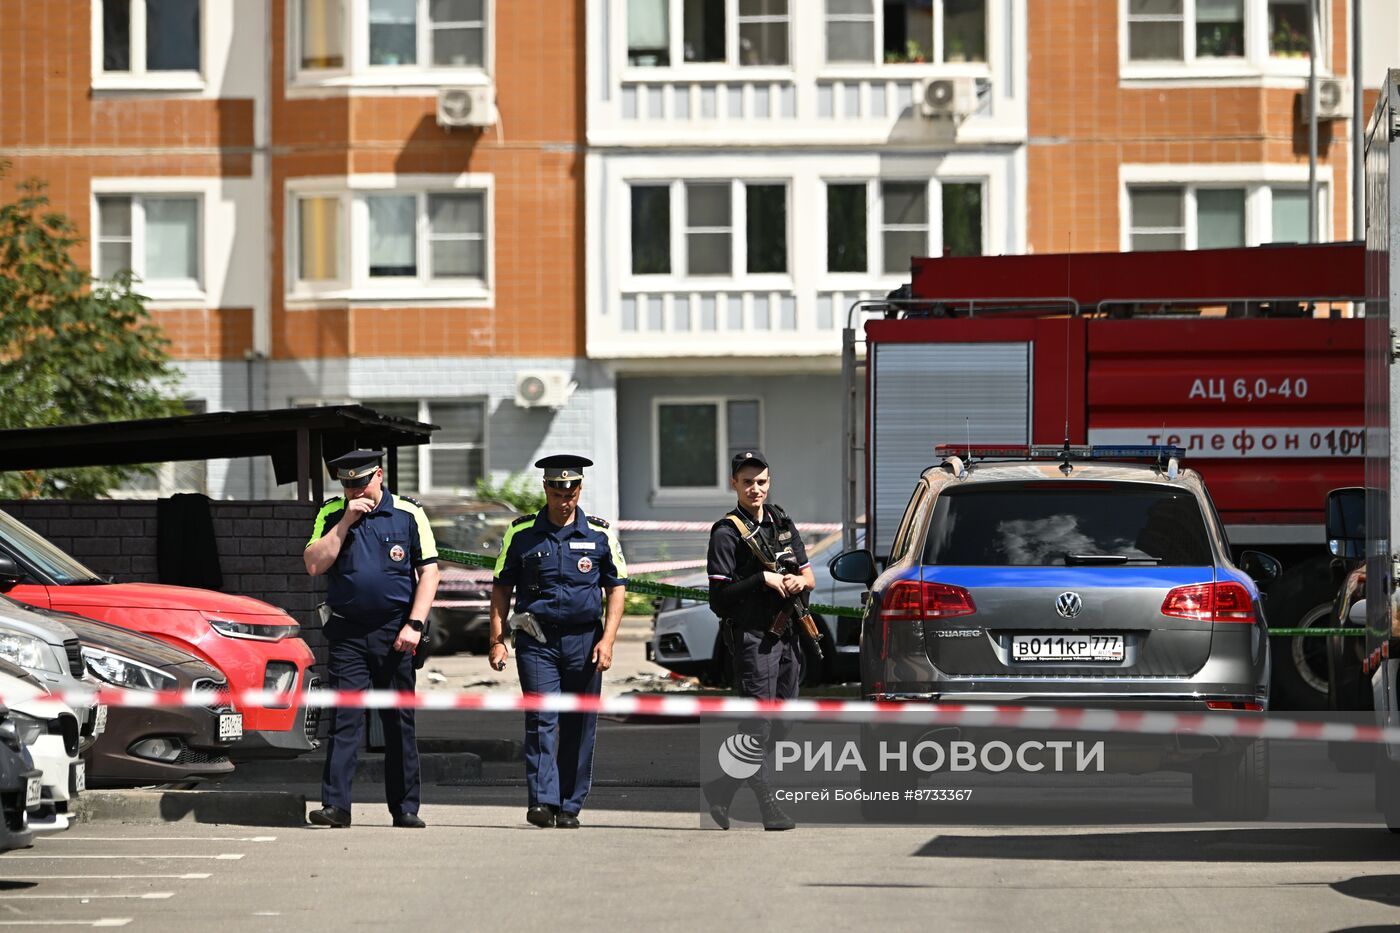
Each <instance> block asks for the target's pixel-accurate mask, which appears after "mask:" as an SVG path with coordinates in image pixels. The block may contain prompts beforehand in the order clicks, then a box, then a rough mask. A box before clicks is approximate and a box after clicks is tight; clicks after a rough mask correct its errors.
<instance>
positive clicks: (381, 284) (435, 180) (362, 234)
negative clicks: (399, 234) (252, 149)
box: [283, 173, 496, 310]
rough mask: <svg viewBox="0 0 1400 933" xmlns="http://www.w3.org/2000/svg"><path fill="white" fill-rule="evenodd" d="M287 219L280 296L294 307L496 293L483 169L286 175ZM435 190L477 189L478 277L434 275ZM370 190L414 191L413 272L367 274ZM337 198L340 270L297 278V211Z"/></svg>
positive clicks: (468, 299) (456, 301) (480, 301)
mask: <svg viewBox="0 0 1400 933" xmlns="http://www.w3.org/2000/svg"><path fill="white" fill-rule="evenodd" d="M284 191H285V201H284V215H283V216H284V218H285V221H284V223H285V228H284V229H285V230H286V231H287V233H288V236H287V247H286V248H285V249H284V250H283V260H284V262H283V275H284V282H285V285H284V289H283V292H284V302H285V304H286V307H288V308H289V309H292V310H295V309H298V308H304V307H317V306H320V305H322V304H323V303H326V302H330V303H333V304H336V305H344V304H346V303H356V302H363V303H375V304H385V303H388V304H391V305H392V304H395V303H401V304H415V305H418V306H432V305H434V304H442V305H452V306H462V305H467V306H472V307H484V306H488V305H489V304H490V303H491V302H492V301H493V299H494V294H495V287H496V285H495V250H496V237H495V216H496V208H495V184H494V176H492V175H489V174H484V173H466V174H462V175H348V176H339V177H329V178H297V179H289V180H288V181H287V183H286V186H285V189H284ZM435 194H477V195H479V196H480V197H481V198H482V214H483V217H482V233H481V243H482V276H481V278H479V279H478V278H474V277H469V276H453V277H449V278H434V277H433V276H432V270H431V264H432V256H431V248H430V245H431V242H432V239H431V233H430V229H429V223H430V218H429V216H428V213H427V205H428V198H429V197H430V196H431V195H435ZM375 195H412V196H414V199H415V200H414V205H415V207H414V209H415V214H414V216H415V224H414V237H415V239H414V243H415V248H416V250H417V257H418V271H417V274H416V275H414V276H374V277H371V276H370V274H369V206H368V203H367V201H366V199H367V198H369V197H372V196H375ZM321 197H324V198H335V199H338V200H339V201H340V224H339V227H338V229H337V243H336V248H337V250H338V251H339V253H338V256H337V261H338V267H339V268H338V271H339V277H338V278H336V279H335V280H305V279H302V278H300V273H301V270H300V258H301V236H302V231H301V218H300V210H299V207H300V203H301V200H302V199H303V198H321Z"/></svg>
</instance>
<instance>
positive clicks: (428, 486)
mask: <svg viewBox="0 0 1400 933" xmlns="http://www.w3.org/2000/svg"><path fill="white" fill-rule="evenodd" d="M410 403H413V404H416V405H417V406H418V414H417V415H416V416H415V417H416V419H417V420H418V421H422V422H424V423H425V424H432V423H433V419H432V410H433V406H434V405H479V406H480V407H481V443H479V444H461V443H452V444H448V443H438V442H437V441H436V440H429V442H428V443H426V444H418V445H415V446H413V447H400V448H399V454H398V455H399V457H400V458H402V457H404V456H405V455H407V454H408V453H410V452H412V453H413V455H414V456H416V457H417V461H418V477H419V482H418V487H417V488H416V489H414V490H412V491H411V492H408V493H400V491H399V490H397V489H395V490H393V492H394V494H395V495H429V496H431V495H465V494H471V493H474V492H475V484H472V485H471V486H437V485H434V483H433V456H432V454H433V451H434V450H438V451H444V450H480V451H481V477H482V478H484V479H488V480H489V479H490V478H491V468H490V464H489V461H488V457H489V456H490V452H491V399H490V398H489V397H487V396H485V395H464V396H423V397H416V396H415V397H408V398H392V397H387V396H378V397H368V396H367V397H365V398H363V399H360V400H358V401H356V402H354V404H357V405H365V406H367V407H369V408H374V407H375V406H376V405H386V404H392V405H407V404H410ZM435 445H436V446H435ZM425 477H426V481H425V479H424V478H425ZM387 479H388V464H387V463H386V464H385V480H386V482H387Z"/></svg>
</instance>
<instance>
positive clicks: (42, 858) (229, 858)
mask: <svg viewBox="0 0 1400 933" xmlns="http://www.w3.org/2000/svg"><path fill="white" fill-rule="evenodd" d="M242 857H243V853H242V852H221V853H219V854H218V855H14V854H12V853H8V852H7V853H5V861H7V862H14V861H19V860H24V861H39V862H47V861H53V860H57V859H82V858H101V859H138V860H139V859H216V860H218V861H223V862H233V861H237V860H238V859H241V858H242Z"/></svg>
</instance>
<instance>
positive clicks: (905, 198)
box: [880, 181, 929, 275]
mask: <svg viewBox="0 0 1400 933" xmlns="http://www.w3.org/2000/svg"><path fill="white" fill-rule="evenodd" d="M928 229H929V227H928V185H927V184H925V183H924V182H921V181H918V182H907V181H886V182H881V183H880V232H881V242H882V245H883V253H884V271H885V272H886V273H889V274H891V275H904V274H906V273H908V272H909V270H910V269H911V268H912V267H913V263H912V262H911V260H912V259H913V257H915V256H927V255H928Z"/></svg>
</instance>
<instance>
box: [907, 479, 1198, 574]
mask: <svg viewBox="0 0 1400 933" xmlns="http://www.w3.org/2000/svg"><path fill="white" fill-rule="evenodd" d="M924 563H926V564H944V565H960V566H973V567H1063V566H1067V565H1068V566H1075V565H1081V564H1082V565H1093V566H1114V565H1117V564H1131V565H1136V566H1143V565H1154V566H1164V567H1203V566H1210V565H1211V564H1212V563H1213V561H1212V558H1211V552H1210V543H1209V540H1208V538H1207V537H1206V527H1205V521H1204V519H1203V518H1202V516H1201V507H1200V506H1199V505H1198V504H1197V502H1196V498H1195V496H1193V495H1192V494H1191V493H1189V492H1184V491H1182V490H1179V489H1161V488H1153V487H1145V486H1140V485H1132V484H1114V483H1089V482H1085V483H1082V484H1075V485H1074V486H1070V484H1068V483H1050V484H1047V485H1040V484H1034V485H1027V484H1021V483H1007V484H987V485H982V486H973V487H966V488H963V489H953V490H947V491H945V492H943V493H942V494H941V495H940V496H939V497H938V501H937V502H936V503H935V504H934V508H933V516H932V519H931V520H930V526H929V533H928V544H927V545H926V546H925V548H924Z"/></svg>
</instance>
